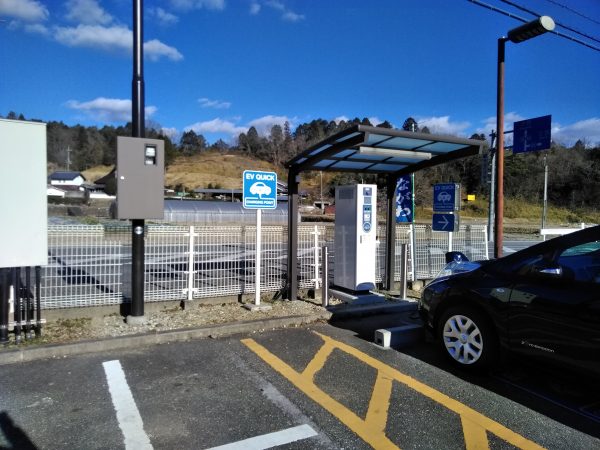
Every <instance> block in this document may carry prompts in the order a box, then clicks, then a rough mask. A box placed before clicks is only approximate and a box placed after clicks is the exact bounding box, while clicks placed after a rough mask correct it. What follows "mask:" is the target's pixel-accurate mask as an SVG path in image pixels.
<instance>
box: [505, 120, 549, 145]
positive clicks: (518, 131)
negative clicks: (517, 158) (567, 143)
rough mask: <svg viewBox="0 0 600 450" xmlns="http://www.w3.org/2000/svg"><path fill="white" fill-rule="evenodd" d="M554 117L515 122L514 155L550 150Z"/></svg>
mask: <svg viewBox="0 0 600 450" xmlns="http://www.w3.org/2000/svg"><path fill="white" fill-rule="evenodd" d="M551 127H552V116H542V117H536V118H535V119H528V120H521V121H520V122H515V124H514V127H513V131H514V135H513V148H512V151H513V153H525V152H535V151H539V150H548V149H549V148H550V141H551V137H552V133H551Z"/></svg>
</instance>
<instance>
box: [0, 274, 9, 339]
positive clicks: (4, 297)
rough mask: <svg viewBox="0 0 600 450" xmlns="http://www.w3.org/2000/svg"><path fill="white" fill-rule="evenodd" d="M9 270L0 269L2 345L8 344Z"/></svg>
mask: <svg viewBox="0 0 600 450" xmlns="http://www.w3.org/2000/svg"><path fill="white" fill-rule="evenodd" d="M8 291H9V283H8V269H0V344H8V295H9V293H8Z"/></svg>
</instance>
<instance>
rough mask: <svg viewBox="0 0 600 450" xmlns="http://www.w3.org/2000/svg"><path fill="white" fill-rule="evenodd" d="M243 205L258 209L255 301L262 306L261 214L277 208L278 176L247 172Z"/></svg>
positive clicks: (244, 175) (243, 181)
mask: <svg viewBox="0 0 600 450" xmlns="http://www.w3.org/2000/svg"><path fill="white" fill-rule="evenodd" d="M242 185H243V205H244V208H245V209H256V255H255V269H254V272H255V283H254V284H255V286H256V290H255V300H254V304H255V305H256V306H260V254H261V244H262V243H261V212H262V210H263V209H275V208H277V174H276V173H275V172H260V171H256V170H245V171H244V174H243V176H242Z"/></svg>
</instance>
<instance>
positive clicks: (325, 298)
mask: <svg viewBox="0 0 600 450" xmlns="http://www.w3.org/2000/svg"><path fill="white" fill-rule="evenodd" d="M321 261H322V263H321V271H322V275H321V277H322V280H321V281H322V282H323V283H322V285H321V304H322V305H323V307H326V306H329V259H328V255H327V246H326V245H324V246H323V247H321Z"/></svg>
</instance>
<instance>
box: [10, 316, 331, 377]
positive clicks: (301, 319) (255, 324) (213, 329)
mask: <svg viewBox="0 0 600 450" xmlns="http://www.w3.org/2000/svg"><path fill="white" fill-rule="evenodd" d="M331 315H332V314H331V313H330V312H327V311H325V312H322V313H317V314H311V315H307V316H287V317H275V318H272V319H263V320H251V321H246V322H234V323H228V324H219V325H210V326H207V327H202V328H188V329H184V330H174V331H163V332H158V333H146V334H137V335H131V336H122V337H114V338H107V339H101V340H97V341H83V342H74V343H69V344H49V345H43V346H37V347H28V348H23V349H18V350H8V351H4V352H0V366H2V365H4V364H14V363H22V362H29V361H34V360H38V359H49V358H64V357H67V356H73V355H81V354H84V353H96V352H104V351H111V350H121V349H129V348H140V347H144V346H151V345H156V344H166V343H169V342H184V341H189V340H192V339H202V338H207V337H222V336H231V335H234V334H241V333H251V332H256V331H262V330H266V329H273V328H286V327H293V326H300V325H306V324H310V323H314V322H318V321H319V320H329V319H330V318H331Z"/></svg>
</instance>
